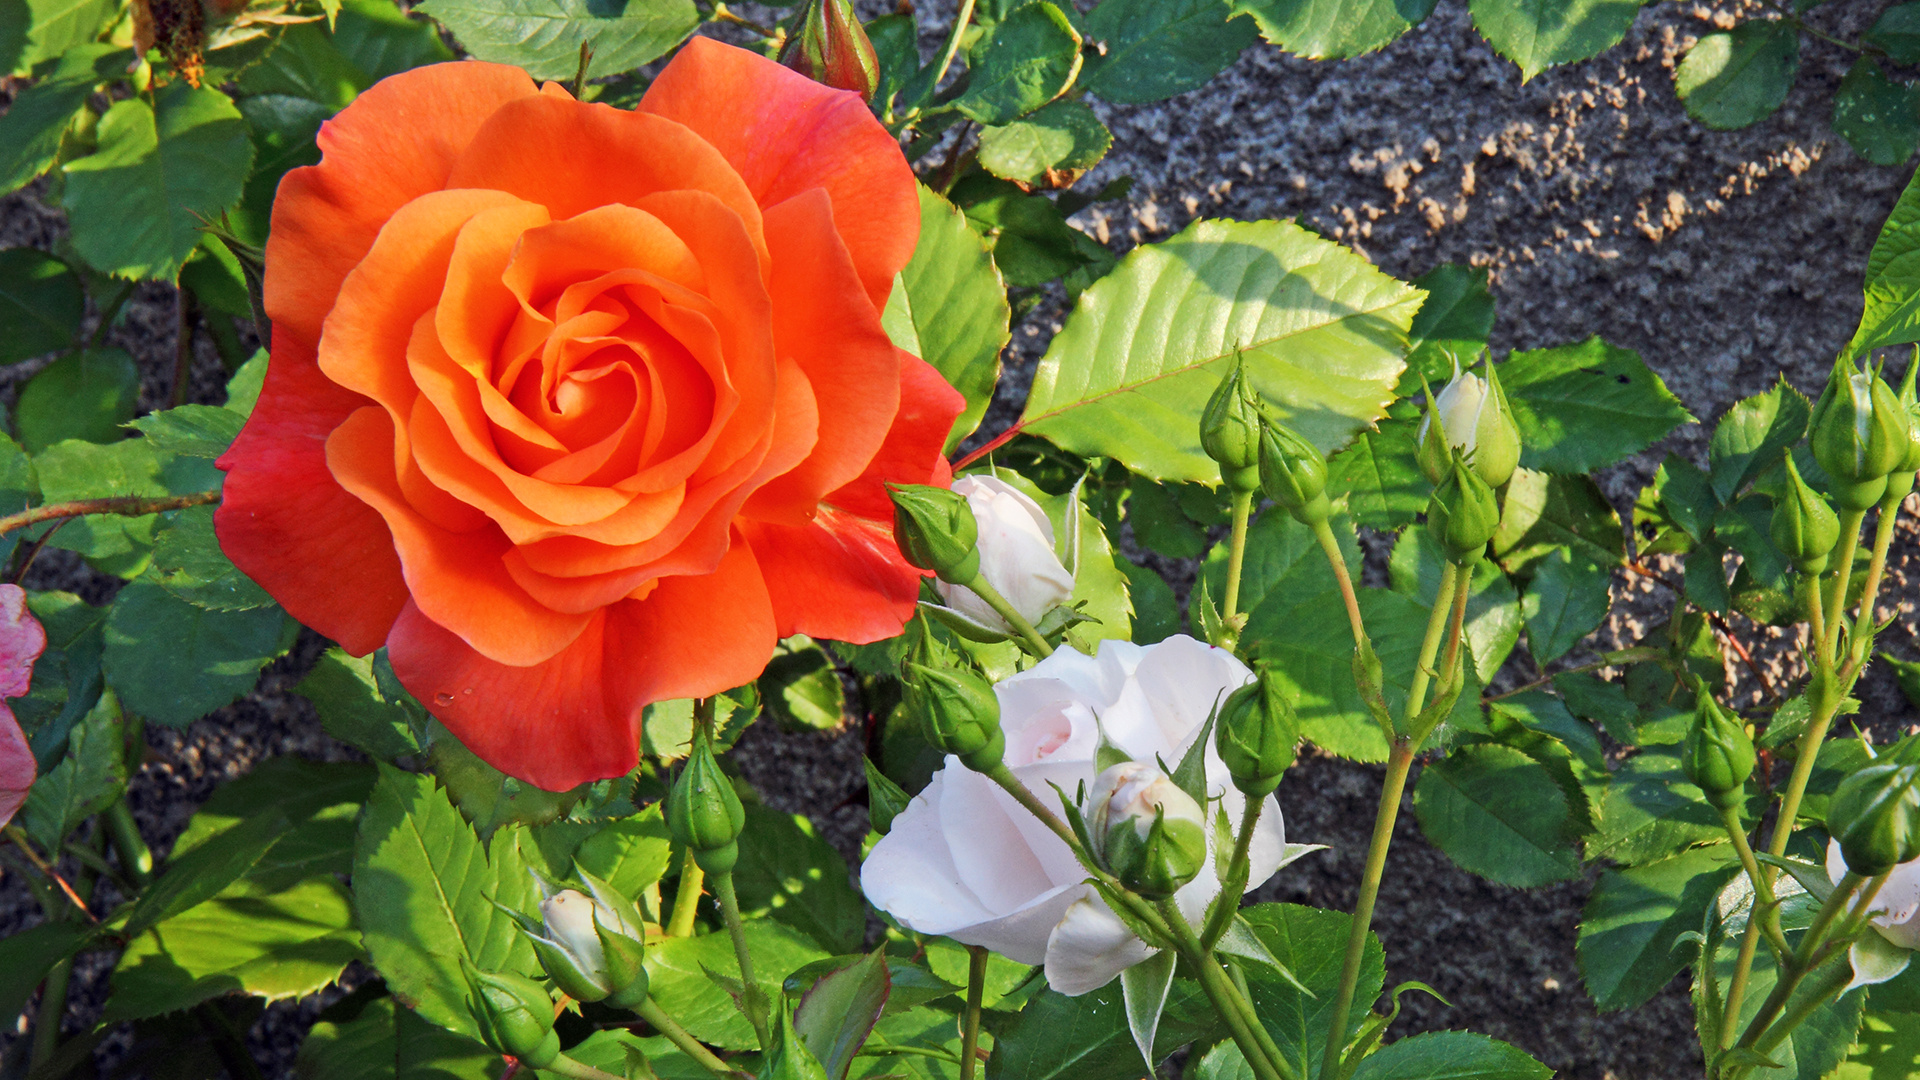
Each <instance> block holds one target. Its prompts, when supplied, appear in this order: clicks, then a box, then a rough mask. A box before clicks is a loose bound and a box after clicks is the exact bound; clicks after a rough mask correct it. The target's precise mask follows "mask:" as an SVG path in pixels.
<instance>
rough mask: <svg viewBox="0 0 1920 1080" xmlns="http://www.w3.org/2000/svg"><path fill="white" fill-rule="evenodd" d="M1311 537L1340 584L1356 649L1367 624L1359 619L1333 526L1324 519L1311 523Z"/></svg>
mask: <svg viewBox="0 0 1920 1080" xmlns="http://www.w3.org/2000/svg"><path fill="white" fill-rule="evenodd" d="M1313 537H1314V539H1316V540H1318V541H1320V550H1321V551H1323V552H1326V555H1327V563H1328V564H1329V565H1331V566H1332V567H1333V579H1334V580H1335V581H1337V582H1339V583H1340V598H1341V599H1342V600H1344V601H1346V604H1347V622H1348V623H1349V624H1350V625H1351V626H1352V627H1353V644H1354V646H1355V647H1356V648H1357V647H1358V646H1359V644H1360V643H1361V642H1362V641H1365V640H1366V638H1367V624H1366V623H1365V622H1364V621H1363V620H1362V619H1361V618H1360V597H1359V596H1358V595H1357V594H1356V593H1355V592H1354V591H1353V576H1352V575H1350V574H1348V573H1347V560H1346V557H1345V556H1344V555H1342V554H1341V553H1340V541H1339V540H1337V539H1335V538H1334V535H1333V526H1331V525H1329V524H1327V519H1325V518H1321V519H1320V520H1319V521H1316V522H1314V523H1313Z"/></svg>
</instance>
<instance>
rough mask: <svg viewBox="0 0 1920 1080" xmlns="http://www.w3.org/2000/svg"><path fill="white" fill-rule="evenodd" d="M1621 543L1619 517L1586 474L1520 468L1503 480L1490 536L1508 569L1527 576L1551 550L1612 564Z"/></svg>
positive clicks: (1598, 563)
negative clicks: (1496, 520) (1497, 515)
mask: <svg viewBox="0 0 1920 1080" xmlns="http://www.w3.org/2000/svg"><path fill="white" fill-rule="evenodd" d="M1623 546H1624V541H1623V540H1622V538H1621V532H1620V515H1619V514H1618V513H1617V512H1616V511H1615V510H1614V509H1613V505H1612V504H1611V503H1609V502H1607V497H1606V496H1605V495H1603V494H1601V493H1600V488H1599V487H1598V486H1597V485H1595V484H1594V482H1593V480H1592V479H1591V478H1589V477H1586V476H1549V475H1547V474H1546V473H1539V472H1534V471H1533V470H1531V469H1521V470H1519V471H1518V472H1515V473H1514V474H1513V479H1512V480H1511V481H1509V482H1508V484H1507V497H1506V498H1505V500H1503V501H1502V504H1501V514H1500V529H1499V531H1498V532H1496V533H1494V536H1493V553H1494V555H1495V556H1496V557H1497V558H1498V560H1499V562H1500V565H1501V566H1502V567H1503V568H1505V569H1506V571H1507V573H1509V574H1512V575H1514V576H1515V577H1526V576H1531V575H1532V574H1533V572H1534V571H1535V569H1536V568H1537V566H1538V564H1539V562H1540V560H1541V559H1544V558H1546V557H1547V555H1548V553H1549V552H1552V551H1553V550H1555V549H1556V548H1565V549H1566V550H1567V551H1568V553H1569V554H1570V555H1571V557H1572V558H1573V559H1575V560H1576V561H1580V560H1584V561H1586V562H1590V563H1594V564H1597V565H1600V566H1614V565H1616V564H1618V563H1619V562H1620V558H1621V551H1622V548H1623Z"/></svg>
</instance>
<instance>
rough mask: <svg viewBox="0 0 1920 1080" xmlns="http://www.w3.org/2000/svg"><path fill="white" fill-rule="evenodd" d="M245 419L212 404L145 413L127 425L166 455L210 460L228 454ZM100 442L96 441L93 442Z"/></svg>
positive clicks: (230, 410) (240, 415) (238, 414)
mask: <svg viewBox="0 0 1920 1080" xmlns="http://www.w3.org/2000/svg"><path fill="white" fill-rule="evenodd" d="M246 419H247V418H246V417H245V416H244V415H242V414H240V413H237V412H234V411H233V410H232V409H227V408H220V407H216V406H213V405H181V406H178V407H177V408H172V409H166V410H163V411H161V412H155V413H148V414H147V415H145V416H143V417H141V418H140V419H138V420H135V421H134V422H133V423H132V424H131V425H130V426H132V427H135V428H138V429H139V430H140V432H141V433H142V434H144V435H146V437H147V438H149V439H151V440H153V444H154V445H155V446H156V447H159V448H160V449H161V450H162V451H164V452H166V453H169V454H179V455H181V456H182V457H196V458H206V459H208V460H209V461H211V460H212V459H214V458H217V457H219V456H220V455H221V454H224V453H226V452H227V448H228V447H230V446H232V445H233V440H234V438H235V436H237V435H239V434H240V427H241V425H243V424H245V423H246ZM96 441H99V440H96Z"/></svg>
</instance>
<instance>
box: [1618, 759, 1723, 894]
mask: <svg viewBox="0 0 1920 1080" xmlns="http://www.w3.org/2000/svg"><path fill="white" fill-rule="evenodd" d="M1725 838H1726V830H1725V827H1724V826H1723V825H1722V824H1721V822H1720V812H1719V811H1717V810H1715V809H1714V808H1713V806H1712V804H1710V803H1708V802H1707V799H1706V796H1705V795H1704V794H1702V793H1701V791H1700V789H1699V788H1697V787H1695V786H1693V785H1692V784H1690V783H1688V782H1687V778H1686V775H1685V774H1684V773H1682V772H1681V770H1680V757H1679V753H1678V752H1677V750H1675V749H1673V748H1670V747H1664V746H1663V747H1655V748H1652V749H1648V750H1643V751H1641V752H1640V753H1639V754H1637V755H1635V756H1633V757H1631V758H1628V759H1627V761H1626V762H1625V763H1624V764H1622V765H1621V766H1620V769H1619V771H1618V772H1616V773H1614V774H1613V782H1612V783H1611V784H1609V785H1608V786H1607V795H1606V798H1605V799H1604V800H1603V801H1602V802H1601V805H1600V835H1599V836H1598V837H1597V838H1595V840H1594V842H1593V843H1592V844H1590V845H1589V846H1588V848H1587V857H1588V858H1590V859H1594V858H1599V857H1601V856H1603V855H1604V856H1606V857H1607V858H1610V859H1612V860H1614V861H1615V862H1618V863H1623V864H1625V865H1627V866H1639V865H1641V864H1643V863H1650V862H1653V861H1654V860H1656V859H1664V858H1666V857H1667V856H1669V855H1672V854H1674V853H1675V852H1678V851H1681V850H1683V849H1685V848H1686V847H1688V846H1690V845H1692V844H1698V843H1705V842H1709V841H1716V840H1723V839H1725Z"/></svg>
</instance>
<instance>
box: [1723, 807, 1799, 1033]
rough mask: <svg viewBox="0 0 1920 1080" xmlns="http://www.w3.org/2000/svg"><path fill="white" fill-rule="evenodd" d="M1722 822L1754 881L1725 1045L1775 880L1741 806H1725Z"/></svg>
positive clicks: (1730, 997)
mask: <svg viewBox="0 0 1920 1080" xmlns="http://www.w3.org/2000/svg"><path fill="white" fill-rule="evenodd" d="M1720 821H1721V823H1722V824H1724V825H1725V826H1726V827H1727V836H1728V837H1730V838H1731V839H1732V840H1733V849H1734V850H1735V851H1736V852H1738V853H1739V855H1740V865H1742V866H1744V867H1745V868H1746V871H1747V880H1749V881H1751V882H1752V883H1753V897H1754V899H1753V905H1752V907H1751V908H1750V909H1749V910H1748V913H1747V926H1748V929H1749V931H1750V932H1749V933H1748V934H1747V935H1746V936H1745V937H1743V938H1741V939H1740V959H1739V961H1738V962H1737V963H1735V964H1734V968H1733V981H1732V982H1730V983H1728V984H1727V1003H1726V1015H1725V1017H1724V1018H1723V1019H1722V1022H1721V1025H1720V1042H1719V1045H1720V1046H1721V1047H1723V1048H1724V1047H1725V1046H1726V1045H1727V1044H1728V1043H1730V1042H1732V1041H1733V1036H1734V1029H1735V1028H1736V1027H1738V1026H1739V1019H1740V1005H1741V1003H1742V1001H1743V1000H1744V999H1745V998H1746V996H1747V979H1748V977H1749V976H1750V975H1751V974H1752V972H1753V954H1754V950H1755V949H1756V948H1757V947H1758V945H1759V941H1760V934H1759V932H1758V930H1756V929H1755V926H1756V924H1758V923H1759V922H1760V921H1761V911H1762V909H1764V910H1765V911H1766V915H1767V918H1769V919H1771V918H1772V917H1773V915H1774V898H1773V881H1772V879H1771V878H1769V877H1767V876H1766V875H1765V874H1763V873H1761V872H1760V861H1759V860H1758V859H1756V858H1754V855H1753V846H1752V845H1751V844H1749V843H1747V832H1746V830H1745V829H1743V828H1741V827H1740V809H1739V808H1738V807H1733V806H1730V807H1726V808H1724V809H1722V810H1721V811H1720ZM1781 944H1784V942H1782V943H1781ZM1782 951H1783V952H1784V951H1785V950H1784V949H1783V950H1782Z"/></svg>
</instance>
